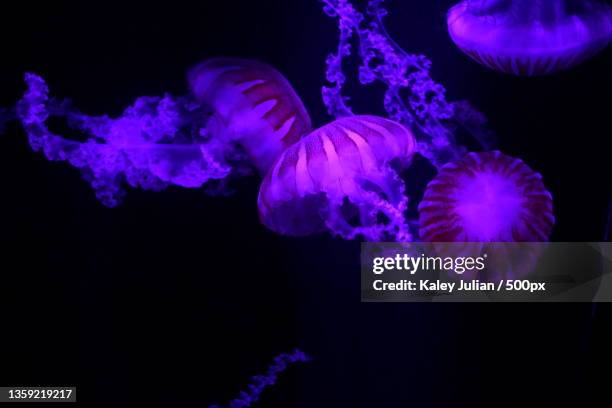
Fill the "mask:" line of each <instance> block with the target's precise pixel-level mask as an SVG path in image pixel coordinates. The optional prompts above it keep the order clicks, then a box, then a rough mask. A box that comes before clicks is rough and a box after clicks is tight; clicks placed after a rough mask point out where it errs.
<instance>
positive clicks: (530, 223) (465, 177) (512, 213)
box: [419, 151, 554, 242]
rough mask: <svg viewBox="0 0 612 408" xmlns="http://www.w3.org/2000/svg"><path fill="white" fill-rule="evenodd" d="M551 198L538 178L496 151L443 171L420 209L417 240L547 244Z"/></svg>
mask: <svg viewBox="0 0 612 408" xmlns="http://www.w3.org/2000/svg"><path fill="white" fill-rule="evenodd" d="M552 208H553V207H552V196H551V194H550V193H549V192H548V191H547V190H546V187H545V186H544V183H543V182H542V177H541V176H540V174H538V173H536V172H534V171H533V170H531V169H530V168H529V167H528V166H527V165H526V164H525V163H523V162H522V161H521V160H519V159H515V158H512V157H509V156H506V155H504V154H502V153H500V152H497V151H495V152H487V153H469V154H467V155H466V156H465V157H464V158H462V159H461V160H459V161H457V162H454V163H449V164H447V165H445V166H444V167H442V169H441V170H440V172H439V173H438V175H437V176H436V177H435V178H434V179H433V180H432V181H431V182H430V183H429V185H428V186H427V189H426V191H425V194H424V197H423V200H422V201H421V203H420V204H419V223H420V237H421V239H422V240H423V241H430V242H431V241H433V242H539V241H547V240H548V238H549V236H550V233H551V230H552V226H553V224H554V216H553V209H552Z"/></svg>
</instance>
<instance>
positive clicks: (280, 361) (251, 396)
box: [209, 349, 310, 408]
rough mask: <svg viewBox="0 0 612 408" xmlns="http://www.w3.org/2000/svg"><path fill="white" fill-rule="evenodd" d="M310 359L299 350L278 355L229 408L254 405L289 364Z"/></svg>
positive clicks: (213, 407)
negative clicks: (264, 372)
mask: <svg viewBox="0 0 612 408" xmlns="http://www.w3.org/2000/svg"><path fill="white" fill-rule="evenodd" d="M309 360H310V358H309V357H308V356H307V355H306V354H305V353H304V352H303V351H300V350H297V349H296V350H295V351H293V352H292V353H287V354H280V355H278V356H276V357H275V358H274V363H272V365H271V366H270V367H268V371H267V372H266V374H264V375H258V376H255V377H253V382H252V383H251V384H249V386H248V389H247V391H242V392H240V396H239V397H238V398H236V399H234V400H232V401H230V403H229V408H246V407H250V406H251V405H252V404H254V403H256V402H257V401H258V400H259V397H260V396H261V393H262V392H263V391H264V390H265V389H266V388H267V387H270V386H272V385H274V384H276V381H277V379H278V375H279V374H281V373H283V371H285V370H286V369H287V367H288V366H289V365H290V364H294V363H304V362H307V361H309ZM209 408H220V406H219V405H211V406H210V407H209Z"/></svg>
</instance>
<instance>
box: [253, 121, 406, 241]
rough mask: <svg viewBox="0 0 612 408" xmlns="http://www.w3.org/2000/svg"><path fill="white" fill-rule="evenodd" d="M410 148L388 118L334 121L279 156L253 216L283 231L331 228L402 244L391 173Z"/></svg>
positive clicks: (400, 197)
mask: <svg viewBox="0 0 612 408" xmlns="http://www.w3.org/2000/svg"><path fill="white" fill-rule="evenodd" d="M415 149H416V142H415V139H414V136H413V135H412V133H411V132H410V131H409V130H408V129H407V128H406V127H404V126H402V125H400V124H399V123H396V122H394V121H391V120H389V119H384V118H380V117H376V116H365V115H364V116H347V117H345V118H341V119H337V120H335V121H334V122H331V123H329V124H327V125H325V126H323V127H321V128H319V129H317V130H315V131H313V132H312V133H310V134H309V135H308V136H306V137H304V138H303V139H301V140H300V141H298V142H297V143H295V144H293V145H292V146H290V147H289V148H287V149H286V150H285V151H284V152H283V153H282V154H281V155H280V156H279V158H278V159H277V161H276V162H275V163H274V165H273V166H272V167H271V168H270V170H269V171H268V173H267V175H266V177H265V178H264V180H263V183H262V185H261V188H260V191H259V199H258V205H259V215H260V219H261V221H262V223H263V224H264V225H265V226H267V227H268V228H270V229H271V230H273V231H275V232H277V233H280V234H284V235H292V236H304V235H308V234H313V233H318V232H322V231H325V230H330V231H332V232H334V233H336V234H337V235H339V236H341V237H344V238H346V239H353V238H355V237H357V236H362V237H364V238H365V239H367V240H371V241H375V240H383V239H384V240H395V241H408V240H410V239H411V235H410V232H409V229H408V226H407V224H406V220H405V217H404V211H405V210H406V206H407V197H406V196H405V195H404V184H403V182H402V180H400V178H399V177H398V175H397V172H396V171H397V170H398V169H400V168H401V167H402V166H405V165H407V164H408V162H409V161H410V159H411V157H412V155H413V153H414V152H415Z"/></svg>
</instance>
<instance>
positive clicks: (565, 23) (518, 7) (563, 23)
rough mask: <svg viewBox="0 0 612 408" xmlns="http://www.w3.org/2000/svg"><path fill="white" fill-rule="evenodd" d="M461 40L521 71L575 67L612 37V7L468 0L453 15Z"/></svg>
mask: <svg viewBox="0 0 612 408" xmlns="http://www.w3.org/2000/svg"><path fill="white" fill-rule="evenodd" d="M448 31H449V33H450V36H451V38H452V39H453V41H454V42H455V44H456V45H457V46H458V47H459V48H460V49H461V50H462V51H463V52H465V53H466V54H467V55H469V56H470V57H472V58H473V59H474V60H476V61H478V62H479V63H481V64H483V65H485V66H487V67H489V68H491V69H494V70H496V71H501V72H506V73H509V74H515V75H527V76H532V75H545V74H550V73H553V72H556V71H560V70H565V69H569V68H571V67H573V66H575V65H577V64H579V63H581V62H582V61H584V60H586V59H587V58H589V57H591V56H592V55H594V54H596V53H597V52H599V51H600V50H601V49H603V48H605V47H606V46H607V45H608V43H609V42H610V40H611V39H612V7H610V6H609V5H607V4H605V3H603V2H601V1H598V0H548V1H534V0H463V1H462V2H460V3H459V4H457V5H456V6H454V7H453V8H451V9H450V11H449V13H448Z"/></svg>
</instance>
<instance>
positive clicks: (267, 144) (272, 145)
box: [188, 58, 311, 174]
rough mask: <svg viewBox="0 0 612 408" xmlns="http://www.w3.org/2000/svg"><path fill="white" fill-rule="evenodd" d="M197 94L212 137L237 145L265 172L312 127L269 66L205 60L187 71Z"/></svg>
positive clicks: (290, 90) (285, 84) (295, 98)
mask: <svg viewBox="0 0 612 408" xmlns="http://www.w3.org/2000/svg"><path fill="white" fill-rule="evenodd" d="M188 79H189V85H190V88H191V91H192V92H193V94H194V95H195V96H196V98H197V99H198V100H199V101H200V102H203V103H205V104H207V105H208V106H210V107H211V108H212V109H213V111H214V115H213V118H212V119H211V122H210V123H209V130H210V132H211V134H212V135H213V137H220V138H223V139H225V140H227V141H231V142H235V143H236V144H237V145H239V146H241V147H242V148H243V149H244V150H245V152H246V153H247V154H248V155H249V157H250V158H251V161H252V162H253V164H254V165H255V167H257V169H258V170H259V171H260V173H262V174H265V172H266V171H267V169H268V168H269V167H270V166H271V165H272V163H273V162H274V160H275V159H276V158H277V157H278V156H279V154H280V153H281V152H282V151H283V150H285V149H286V148H287V147H288V146H290V145H292V144H293V143H295V142H296V141H297V140H299V138H300V137H302V136H304V135H306V134H308V133H309V132H310V131H311V123H310V117H309V116H308V113H307V111H306V108H305V107H304V105H303V103H302V101H301V100H300V98H299V97H298V95H297V94H296V93H295V91H294V90H293V88H292V87H291V85H290V84H289V82H288V81H287V80H286V79H285V78H284V77H283V76H282V75H281V74H280V73H279V72H278V71H277V70H275V69H274V68H272V67H271V66H269V65H267V64H264V63H261V62H257V61H252V60H245V59H238V58H213V59H210V60H206V61H204V62H202V63H200V64H199V65H197V66H196V67H195V68H193V69H192V70H191V71H190V73H189V78H188Z"/></svg>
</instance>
